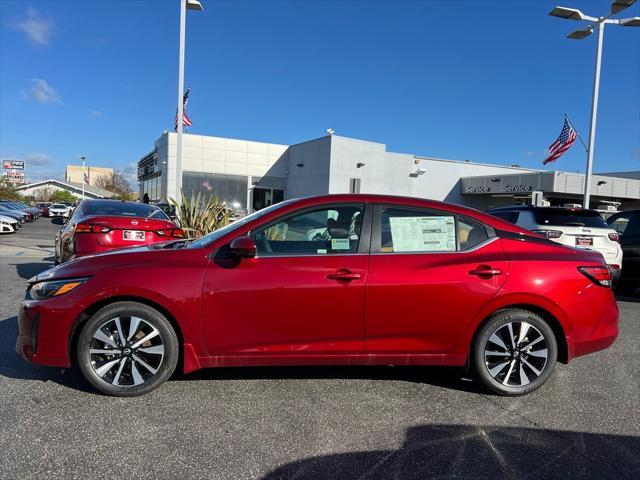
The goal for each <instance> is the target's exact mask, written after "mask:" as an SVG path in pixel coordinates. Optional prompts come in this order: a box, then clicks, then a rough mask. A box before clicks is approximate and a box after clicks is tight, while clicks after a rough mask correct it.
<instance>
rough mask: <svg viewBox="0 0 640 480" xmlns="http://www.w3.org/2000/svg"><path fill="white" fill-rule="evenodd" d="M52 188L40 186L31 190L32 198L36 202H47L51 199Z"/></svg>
mask: <svg viewBox="0 0 640 480" xmlns="http://www.w3.org/2000/svg"><path fill="white" fill-rule="evenodd" d="M53 192H54V190H53V188H52V187H50V186H45V187H40V188H38V189H37V190H35V191H34V192H33V199H34V200H35V201H36V202H49V201H51V195H53Z"/></svg>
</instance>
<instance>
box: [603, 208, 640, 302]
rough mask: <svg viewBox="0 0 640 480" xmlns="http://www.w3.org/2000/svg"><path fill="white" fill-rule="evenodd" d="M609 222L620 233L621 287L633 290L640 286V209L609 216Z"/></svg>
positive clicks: (628, 290)
mask: <svg viewBox="0 0 640 480" xmlns="http://www.w3.org/2000/svg"><path fill="white" fill-rule="evenodd" d="M607 224H609V226H610V227H611V228H613V229H614V230H615V231H616V232H618V234H619V235H620V245H621V246H622V255H623V256H622V277H621V278H620V289H621V290H622V291H626V292H632V291H634V290H635V289H636V288H638V287H640V210H628V211H626V212H620V213H616V214H615V215H612V216H610V217H609V218H607Z"/></svg>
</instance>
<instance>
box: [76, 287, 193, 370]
mask: <svg viewBox="0 0 640 480" xmlns="http://www.w3.org/2000/svg"><path fill="white" fill-rule="evenodd" d="M117 302H136V303H141V304H143V305H147V306H148V307H151V308H153V309H155V310H157V311H158V312H160V313H161V314H162V315H164V317H165V318H166V319H167V320H168V321H169V323H170V324H171V326H172V327H173V330H174V331H175V332H176V336H177V337H178V367H179V368H181V369H182V368H183V366H184V335H183V333H182V329H181V328H180V325H179V324H178V322H177V320H176V319H175V317H174V316H173V315H172V314H171V312H170V311H169V310H167V309H166V308H165V307H164V306H162V305H161V304H160V303H158V302H154V301H153V300H149V299H148V298H144V297H137V296H135V295H121V296H114V297H109V298H105V299H102V300H99V301H97V302H94V303H92V304H90V305H89V306H87V307H86V308H85V309H84V310H83V311H82V312H81V313H80V315H78V317H77V318H76V320H75V322H74V324H73V327H72V328H71V333H70V334H69V342H68V352H67V355H68V356H69V362H70V363H71V365H74V364H75V363H76V356H77V353H78V352H77V343H78V336H79V335H80V330H82V326H83V325H84V324H85V323H86V322H87V320H88V319H89V318H91V316H92V315H93V314H95V313H96V312H97V311H98V310H100V309H101V308H103V307H106V306H107V305H111V304H113V303H117Z"/></svg>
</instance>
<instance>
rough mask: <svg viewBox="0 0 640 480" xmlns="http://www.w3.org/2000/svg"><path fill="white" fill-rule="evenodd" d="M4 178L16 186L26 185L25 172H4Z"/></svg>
mask: <svg viewBox="0 0 640 480" xmlns="http://www.w3.org/2000/svg"><path fill="white" fill-rule="evenodd" d="M2 176H3V178H6V179H8V180H9V181H10V182H11V183H13V184H14V185H24V172H2Z"/></svg>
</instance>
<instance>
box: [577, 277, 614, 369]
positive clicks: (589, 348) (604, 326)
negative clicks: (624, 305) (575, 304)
mask: <svg viewBox="0 0 640 480" xmlns="http://www.w3.org/2000/svg"><path fill="white" fill-rule="evenodd" d="M598 288H602V287H598ZM617 337H618V304H617V303H616V300H615V298H614V296H613V294H611V295H609V299H608V300H607V302H605V304H604V305H603V308H602V310H601V312H600V314H599V318H598V321H597V323H596V325H595V327H594V328H593V331H592V332H591V334H590V335H587V336H585V337H583V338H580V339H575V338H574V339H570V338H567V344H568V345H567V346H568V350H569V352H568V354H569V360H571V359H573V358H575V357H580V356H582V355H587V354H589V353H593V352H597V351H599V350H604V349H606V348H608V347H610V346H611V345H612V344H613V342H615V340H616V338H617Z"/></svg>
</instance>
